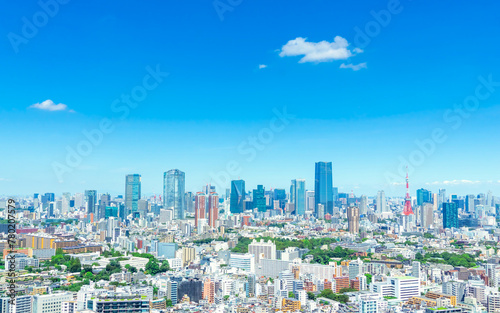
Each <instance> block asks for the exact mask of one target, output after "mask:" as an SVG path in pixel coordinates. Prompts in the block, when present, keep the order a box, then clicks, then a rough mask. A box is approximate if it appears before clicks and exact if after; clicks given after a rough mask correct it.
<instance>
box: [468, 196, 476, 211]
mask: <svg viewBox="0 0 500 313" xmlns="http://www.w3.org/2000/svg"><path fill="white" fill-rule="evenodd" d="M475 198H476V197H474V195H467V196H466V197H465V209H466V211H467V213H474V208H475V205H474V199H475Z"/></svg>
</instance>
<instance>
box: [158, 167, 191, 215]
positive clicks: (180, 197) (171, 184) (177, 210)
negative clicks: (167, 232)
mask: <svg viewBox="0 0 500 313" xmlns="http://www.w3.org/2000/svg"><path fill="white" fill-rule="evenodd" d="M185 186H186V176H185V174H184V172H182V171H180V170H177V169H173V170H170V171H168V172H165V173H164V174H163V207H164V208H165V209H167V210H172V211H173V212H174V219H176V220H179V219H184V211H185V196H184V193H185V192H184V190H185Z"/></svg>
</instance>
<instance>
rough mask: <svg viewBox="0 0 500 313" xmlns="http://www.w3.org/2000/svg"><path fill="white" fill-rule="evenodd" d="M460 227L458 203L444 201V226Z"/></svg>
mask: <svg viewBox="0 0 500 313" xmlns="http://www.w3.org/2000/svg"><path fill="white" fill-rule="evenodd" d="M452 227H453V228H458V207H457V204H456V203H453V202H445V203H443V228H452Z"/></svg>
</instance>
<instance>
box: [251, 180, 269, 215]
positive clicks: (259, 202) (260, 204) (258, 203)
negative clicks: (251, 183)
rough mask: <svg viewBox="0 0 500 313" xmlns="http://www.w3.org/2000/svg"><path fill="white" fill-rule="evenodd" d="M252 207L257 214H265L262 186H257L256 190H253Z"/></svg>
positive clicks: (264, 198)
mask: <svg viewBox="0 0 500 313" xmlns="http://www.w3.org/2000/svg"><path fill="white" fill-rule="evenodd" d="M253 207H254V208H256V209H257V210H258V211H259V212H266V197H265V189H264V186H262V185H257V189H254V190H253Z"/></svg>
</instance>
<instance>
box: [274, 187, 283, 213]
mask: <svg viewBox="0 0 500 313" xmlns="http://www.w3.org/2000/svg"><path fill="white" fill-rule="evenodd" d="M273 194H274V197H273V199H274V201H278V203H279V207H280V208H281V209H283V208H284V207H285V203H286V191H285V189H274V193H273Z"/></svg>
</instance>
